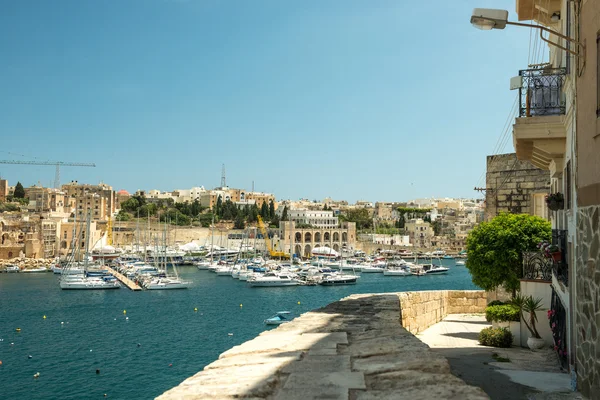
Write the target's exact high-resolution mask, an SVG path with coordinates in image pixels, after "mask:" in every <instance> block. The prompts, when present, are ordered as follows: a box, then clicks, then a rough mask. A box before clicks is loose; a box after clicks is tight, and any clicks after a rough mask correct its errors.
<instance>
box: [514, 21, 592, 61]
mask: <svg viewBox="0 0 600 400" xmlns="http://www.w3.org/2000/svg"><path fill="white" fill-rule="evenodd" d="M506 24H507V25H517V26H526V27H529V28H537V29H539V30H540V38H541V39H542V40H543V41H544V42H546V43H548V44H551V45H553V46H556V47H558V48H559V49H562V50H564V51H566V52H568V53H571V54H573V55H574V56H579V55H580V54H579V52H576V51H573V50H571V49H567V48H566V47H563V46H561V45H559V44H558V43H554V42H552V41H550V40H548V39H546V38H545V37H544V35H543V32H544V31H546V32H548V33H552V34H554V35H556V36H558V37H560V38H563V39H565V40H567V41H569V42H573V43H575V44H576V45H578V46H579V47H581V49H582V50H583V52H584V53H585V45H584V44H582V43H580V42H578V41H577V40H575V39H573V38H570V37H568V36H565V35H563V34H562V33H558V32H556V31H553V30H552V29H548V28H546V27H545V26H541V25H533V24H524V23H521V22H510V21H506Z"/></svg>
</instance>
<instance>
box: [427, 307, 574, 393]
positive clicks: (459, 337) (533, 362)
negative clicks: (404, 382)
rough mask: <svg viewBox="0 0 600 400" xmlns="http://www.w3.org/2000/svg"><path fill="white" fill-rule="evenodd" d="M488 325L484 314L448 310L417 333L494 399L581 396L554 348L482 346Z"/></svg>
mask: <svg viewBox="0 0 600 400" xmlns="http://www.w3.org/2000/svg"><path fill="white" fill-rule="evenodd" d="M488 326H490V324H489V323H488V322H487V321H486V320H485V317H483V316H479V315H472V314H468V315H449V316H447V317H446V318H445V319H444V320H443V321H442V322H440V323H438V324H435V325H433V326H431V327H429V328H428V329H427V330H425V331H423V332H422V333H420V334H418V335H417V337H418V338H419V339H420V340H422V341H423V342H424V343H426V344H427V345H429V347H431V349H432V351H434V352H435V353H437V354H440V355H443V356H444V357H446V358H447V359H448V361H449V362H450V367H451V369H452V373H453V374H454V375H456V376H457V377H460V378H461V379H463V380H464V381H465V382H467V383H468V384H470V385H475V386H478V387H481V388H482V389H483V390H484V391H485V392H486V393H487V394H488V395H489V396H490V398H491V399H492V400H505V399H506V400H513V399H536V400H537V399H540V400H541V399H581V396H580V395H579V394H578V393H574V392H572V391H571V380H570V376H569V375H568V374H566V373H564V372H562V371H561V370H560V367H559V363H558V359H557V358H556V355H555V353H554V351H552V350H551V349H544V350H539V351H535V352H534V351H531V350H529V349H524V348H520V347H512V348H509V349H499V348H494V347H486V346H481V345H480V344H479V343H478V337H479V331H481V329H483V328H485V327H488ZM498 360H500V361H498ZM507 360H509V361H508V362H507ZM502 361H504V362H502Z"/></svg>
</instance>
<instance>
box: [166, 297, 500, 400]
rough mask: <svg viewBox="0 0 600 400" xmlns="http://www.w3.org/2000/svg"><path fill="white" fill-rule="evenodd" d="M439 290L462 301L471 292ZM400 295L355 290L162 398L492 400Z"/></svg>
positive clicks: (239, 349)
mask: <svg viewBox="0 0 600 400" xmlns="http://www.w3.org/2000/svg"><path fill="white" fill-rule="evenodd" d="M436 293H438V297H439V298H440V299H441V298H445V299H446V300H445V301H446V302H448V303H454V304H456V303H457V301H456V300H457V299H465V298H468V297H466V296H468V295H469V294H468V293H466V292H463V295H462V296H459V295H458V294H457V296H456V297H450V296H449V295H448V294H447V293H448V292H445V293H446V295H442V294H441V293H444V292H436ZM398 296H399V295H398V294H395V293H383V294H359V295H352V296H349V297H347V298H345V299H343V300H341V301H336V302H334V303H331V304H329V305H327V306H326V307H323V308H320V309H317V310H313V311H311V312H307V313H305V314H302V315H301V316H300V317H298V318H296V319H294V320H293V321H291V322H288V323H286V324H283V325H281V326H279V327H278V328H277V329H273V330H266V331H265V332H263V333H261V334H260V335H259V336H258V337H256V338H255V339H252V340H250V341H248V342H245V343H243V344H241V345H239V346H235V347H233V348H231V349H229V350H228V351H226V352H224V353H223V354H221V356H220V357H219V359H218V360H217V361H215V362H213V363H211V364H209V365H207V366H206V367H205V368H204V370H203V371H201V372H199V373H197V374H196V375H194V376H192V377H190V378H188V379H186V380H185V381H183V382H182V383H181V384H180V385H179V386H177V387H175V388H173V389H171V390H169V391H167V392H165V393H163V394H162V395H161V396H159V397H158V399H160V400H171V399H172V400H176V399H177V400H178V399H188V400H196V399H197V400H217V399H219V400H232V399H253V400H261V399H265V400H266V399H269V400H309V399H349V398H350V399H355V400H373V399H405V398H406V399H461V400H483V399H487V398H488V396H487V395H486V394H485V393H484V392H483V391H482V390H481V389H480V388H476V387H473V386H469V385H467V384H466V383H465V382H464V381H462V380H461V379H460V378H458V377H456V376H454V375H452V373H451V372H450V366H449V364H448V361H447V360H446V359H445V358H444V357H443V356H442V355H440V353H436V352H433V351H431V350H430V349H429V347H428V346H427V345H426V344H425V343H423V342H421V341H420V340H419V339H417V338H416V337H415V336H413V335H411V334H410V333H409V332H407V330H406V329H404V328H402V326H400V324H399V323H398V319H399V316H400V304H399V302H398ZM408 297H410V298H411V299H413V301H414V302H415V304H419V303H418V302H417V298H416V297H415V296H411V295H409V296H408ZM434 297H435V295H431V294H425V295H424V296H423V297H422V298H423V299H424V298H434ZM419 298H421V297H419ZM430 307H431V308H434V306H433V303H432V305H431V306H430ZM452 307H456V306H452ZM191 356H192V357H193V355H191Z"/></svg>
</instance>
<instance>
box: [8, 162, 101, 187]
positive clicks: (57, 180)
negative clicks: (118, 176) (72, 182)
mask: <svg viewBox="0 0 600 400" xmlns="http://www.w3.org/2000/svg"><path fill="white" fill-rule="evenodd" d="M0 164H21V165H55V166H56V174H55V175H54V187H55V188H56V189H59V188H60V166H61V165H62V166H63V167H95V166H96V164H94V163H74V162H65V161H18V160H0Z"/></svg>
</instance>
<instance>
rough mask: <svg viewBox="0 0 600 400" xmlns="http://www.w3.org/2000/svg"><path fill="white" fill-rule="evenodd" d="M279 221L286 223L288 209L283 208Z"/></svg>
mask: <svg viewBox="0 0 600 400" xmlns="http://www.w3.org/2000/svg"><path fill="white" fill-rule="evenodd" d="M281 220H282V221H287V220H288V208H287V206H284V207H283V211H282V213H281Z"/></svg>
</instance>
